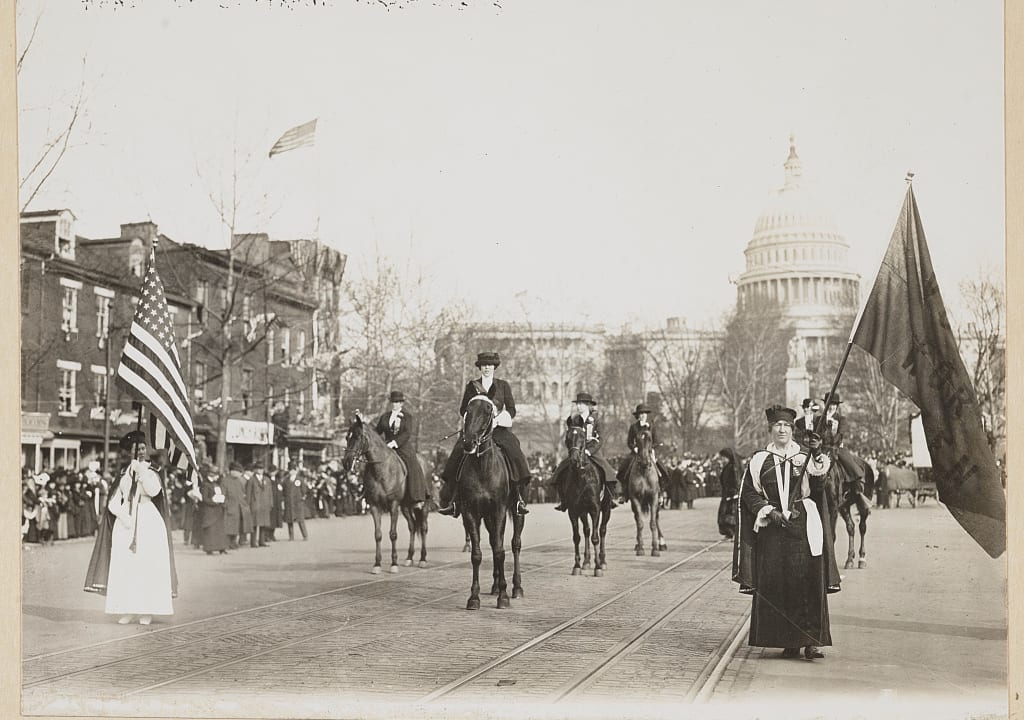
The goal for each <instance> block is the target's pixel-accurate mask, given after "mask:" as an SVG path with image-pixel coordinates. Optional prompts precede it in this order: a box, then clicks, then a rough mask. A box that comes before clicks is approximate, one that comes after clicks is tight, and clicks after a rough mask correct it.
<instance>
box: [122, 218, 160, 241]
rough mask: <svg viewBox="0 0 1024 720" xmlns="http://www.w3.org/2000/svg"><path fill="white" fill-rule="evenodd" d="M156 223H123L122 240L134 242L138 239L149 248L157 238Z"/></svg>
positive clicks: (148, 221) (146, 221) (145, 221)
mask: <svg viewBox="0 0 1024 720" xmlns="http://www.w3.org/2000/svg"><path fill="white" fill-rule="evenodd" d="M157 234H158V233H157V227H156V223H155V222H152V221H151V220H144V221H143V222H134V223H121V239H122V240H134V239H135V238H138V239H140V240H142V242H143V243H144V244H145V245H146V247H149V246H150V245H151V244H152V243H153V240H155V239H156V237H157Z"/></svg>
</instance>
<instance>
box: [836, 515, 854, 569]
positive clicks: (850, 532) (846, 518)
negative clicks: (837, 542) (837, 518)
mask: <svg viewBox="0 0 1024 720" xmlns="http://www.w3.org/2000/svg"><path fill="white" fill-rule="evenodd" d="M839 514H840V515H842V517H843V522H844V523H846V537H847V546H846V547H847V553H846V564H845V565H843V568H844V569H846V570H849V569H850V568H852V567H853V557H854V554H853V545H854V533H855V532H856V526H855V525H854V524H853V517H852V516H851V515H850V506H849V505H848V504H847V503H846V502H845V501H844V502H843V504H842V505H840V506H839Z"/></svg>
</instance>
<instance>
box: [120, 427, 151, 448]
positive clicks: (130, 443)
mask: <svg viewBox="0 0 1024 720" xmlns="http://www.w3.org/2000/svg"><path fill="white" fill-rule="evenodd" d="M138 443H142V444H143V445H146V446H147V447H148V446H149V441H148V440H146V433H144V432H142V431H141V430H132V431H131V432H130V433H127V434H126V435H124V436H123V437H122V438H121V440H120V441H118V443H117V444H118V447H120V448H121V449H122V450H131V449H132V447H134V446H135V445H137V444H138Z"/></svg>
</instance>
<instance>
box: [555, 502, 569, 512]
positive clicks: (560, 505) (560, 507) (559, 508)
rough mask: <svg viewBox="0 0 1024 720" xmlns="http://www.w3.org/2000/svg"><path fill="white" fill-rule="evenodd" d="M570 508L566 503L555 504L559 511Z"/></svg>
mask: <svg viewBox="0 0 1024 720" xmlns="http://www.w3.org/2000/svg"><path fill="white" fill-rule="evenodd" d="M568 509H569V508H567V507H566V506H565V505H563V504H562V503H558V504H557V505H555V510H557V511H558V512H565V511H566V510H568Z"/></svg>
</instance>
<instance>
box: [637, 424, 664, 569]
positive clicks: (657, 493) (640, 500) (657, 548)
mask: <svg viewBox="0 0 1024 720" xmlns="http://www.w3.org/2000/svg"><path fill="white" fill-rule="evenodd" d="M636 447H637V451H636V457H634V458H633V462H631V463H630V465H629V475H628V476H627V479H628V482H629V504H630V506H631V507H632V508H633V520H635V521H636V547H635V548H634V549H635V550H636V554H637V555H643V554H644V542H643V533H644V517H643V516H644V515H645V514H650V525H651V555H652V556H657V555H661V551H662V550H667V549H668V545H666V544H665V538H664V537H663V536H662V534H661V524H660V522H659V515H660V513H659V511H660V509H661V502H660V499H661V487H660V486H659V485H658V466H657V465H656V464H655V462H654V440H653V439H652V438H651V431H650V430H648V429H646V428H644V429H642V430H640V432H639V433H637V436H636Z"/></svg>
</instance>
